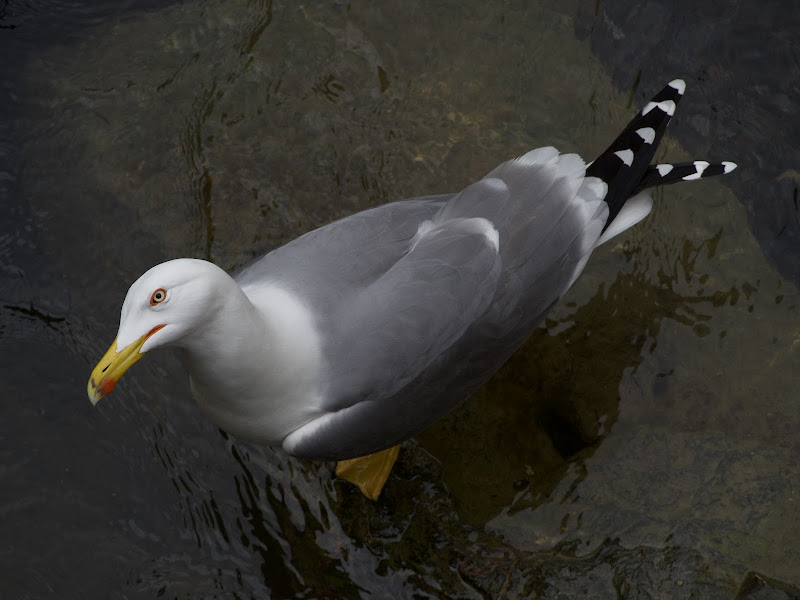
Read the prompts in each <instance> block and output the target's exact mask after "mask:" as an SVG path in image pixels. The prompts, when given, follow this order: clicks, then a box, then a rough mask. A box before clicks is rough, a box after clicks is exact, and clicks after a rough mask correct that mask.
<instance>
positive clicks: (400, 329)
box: [322, 218, 502, 411]
mask: <svg viewBox="0 0 800 600" xmlns="http://www.w3.org/2000/svg"><path fill="white" fill-rule="evenodd" d="M501 270H502V269H501V261H500V256H499V254H498V240H497V232H496V230H495V229H494V228H493V227H492V225H491V223H490V222H489V221H487V220H486V219H481V218H463V219H454V220H451V221H448V222H446V223H443V224H441V225H438V226H434V225H433V224H431V223H430V222H425V223H423V225H422V227H421V229H420V233H419V234H418V236H417V238H415V239H414V240H413V242H412V248H411V250H410V251H409V252H408V253H407V254H406V255H405V256H403V257H402V258H401V259H400V260H399V261H397V263H395V264H394V265H393V266H392V267H391V268H390V269H389V270H388V271H387V272H386V273H385V274H384V275H383V276H381V277H380V278H378V279H377V280H376V281H374V282H373V283H371V284H370V285H368V286H367V287H365V288H364V289H363V290H362V291H361V292H360V293H358V294H357V295H356V296H355V297H354V299H353V301H352V302H351V303H348V304H347V305H346V306H343V307H342V309H341V310H340V312H339V313H338V315H337V319H336V323H335V324H334V325H333V330H332V335H331V338H330V341H329V343H326V346H325V352H326V354H327V356H328V362H329V364H330V371H329V373H328V379H329V385H328V387H327V390H326V393H325V396H326V398H327V400H326V404H325V405H324V406H323V407H322V408H324V409H325V410H328V411H330V410H340V409H342V408H345V407H348V406H352V405H354V404H356V403H358V402H365V401H372V400H379V399H380V398H385V397H389V396H392V395H393V394H395V393H396V392H398V391H400V390H401V389H402V388H403V387H405V386H406V385H407V384H408V383H409V382H410V381H411V380H413V379H414V378H416V377H417V376H418V375H419V374H420V373H421V372H422V371H423V370H425V368H426V367H427V366H428V365H430V364H431V363H432V362H433V361H434V360H435V359H436V358H438V357H439V356H440V355H441V354H442V352H444V351H445V350H446V349H447V348H449V347H450V346H451V345H452V344H453V343H454V342H455V341H456V340H458V339H459V338H460V337H461V336H462V335H463V333H464V332H465V331H466V329H467V328H468V327H470V326H471V325H472V324H473V323H474V322H475V321H476V320H478V319H479V318H480V317H481V316H482V315H483V314H484V313H485V312H486V311H487V309H488V308H489V306H490V304H491V302H492V299H493V297H494V295H495V292H496V287H497V281H498V279H499V277H500V273H501Z"/></svg>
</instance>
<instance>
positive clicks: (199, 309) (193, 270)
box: [87, 258, 235, 404]
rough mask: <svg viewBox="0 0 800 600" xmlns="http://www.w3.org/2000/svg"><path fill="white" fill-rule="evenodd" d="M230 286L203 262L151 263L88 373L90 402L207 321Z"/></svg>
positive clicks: (221, 274)
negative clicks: (140, 362) (144, 358)
mask: <svg viewBox="0 0 800 600" xmlns="http://www.w3.org/2000/svg"><path fill="white" fill-rule="evenodd" d="M231 284H233V285H235V283H234V282H233V280H232V279H231V278H230V276H228V274H227V273H225V271H223V270H222V269H220V268H219V267H217V266H216V265H214V264H212V263H210V262H206V261H204V260H197V259H192V258H179V259H176V260H171V261H168V262H165V263H162V264H160V265H156V266H155V267H153V268H152V269H150V270H149V271H147V272H146V273H145V274H144V275H142V276H141V277H140V278H139V279H137V280H136V281H135V282H134V283H133V285H131V287H130V289H129V290H128V294H127V296H126V297H125V302H124V303H123V305H122V311H121V314H120V321H119V331H118V333H117V339H116V340H114V343H113V344H111V347H110V348H109V349H108V352H106V354H105V356H103V358H102V359H101V360H100V362H99V363H98V364H97V366H96V367H95V369H94V371H92V375H91V377H90V378H89V384H88V386H87V391H88V393H89V399H90V400H91V402H92V404H96V403H97V402H98V401H99V400H100V398H102V397H103V396H106V395H107V394H109V393H111V391H112V390H113V389H114V386H115V385H116V383H117V381H118V380H119V378H120V377H121V376H122V375H123V374H124V373H125V371H127V370H128V369H129V368H130V367H131V366H132V365H133V364H134V363H135V362H136V361H138V360H139V359H140V358H141V357H142V355H143V354H144V353H145V352H147V351H149V350H153V349H154V348H158V347H161V346H167V345H180V344H181V340H183V339H184V338H186V336H187V335H189V334H190V333H193V332H196V331H197V330H198V329H199V328H201V327H202V326H203V325H204V324H206V323H208V322H209V321H210V320H211V319H210V317H211V316H212V315H213V313H214V312H215V311H217V310H218V309H219V308H220V306H221V297H222V295H221V294H220V293H218V292H219V290H220V288H222V289H224V286H226V285H231Z"/></svg>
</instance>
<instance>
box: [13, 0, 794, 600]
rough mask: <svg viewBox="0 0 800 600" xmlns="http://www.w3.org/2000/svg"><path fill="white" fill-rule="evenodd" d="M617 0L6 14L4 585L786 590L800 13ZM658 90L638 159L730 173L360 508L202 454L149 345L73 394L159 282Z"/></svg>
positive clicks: (444, 591) (79, 8)
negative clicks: (755, 586) (657, 107)
mask: <svg viewBox="0 0 800 600" xmlns="http://www.w3.org/2000/svg"><path fill="white" fill-rule="evenodd" d="M624 4H627V5H630V6H628V7H627V9H626V10H622V9H621V8H619V7H618V5H617V4H615V5H614V6H613V7H612V6H609V7H606V6H605V4H604V3H599V4H596V3H583V2H581V3H579V2H567V3H563V2H561V3H550V2H541V3H539V4H537V5H534V6H529V5H526V4H524V3H514V2H508V3H502V4H500V3H498V4H497V5H492V4H487V3H482V4H480V5H479V6H472V7H469V8H467V7H466V6H465V5H464V4H463V3H456V2H452V3H436V4H428V5H425V7H424V8H423V7H414V6H409V5H408V4H407V3H395V2H391V3H382V4H380V5H377V4H376V3H367V2H362V3H359V2H350V3H339V2H334V3H328V2H325V3H322V2H321V3H312V4H303V5H297V4H282V3H277V2H275V3H271V2H263V1H251V2H246V1H244V0H241V1H230V2H195V3H173V4H170V3H166V2H164V3H158V2H154V1H153V2H128V3H114V4H112V3H108V4H101V3H78V2H71V3H61V2H59V3H55V2H53V3H49V4H48V3H14V2H11V3H7V4H5V5H4V4H2V3H0V56H2V60H0V75H2V87H1V88H0V94H1V96H0V100H2V105H3V106H4V110H3V112H2V117H0V207H2V213H0V214H2V219H0V299H1V300H2V302H0V385H2V387H1V388H0V389H2V390H3V393H2V397H3V402H2V407H3V408H2V420H1V421H0V422H2V424H3V426H2V428H1V429H0V436H2V446H0V451H2V463H0V464H2V471H0V473H2V485H0V515H1V517H0V542H2V543H0V582H2V584H1V585H2V589H0V591H2V593H1V594H0V596H2V597H8V598H51V597H52V598H157V597H165V598H228V597H238V598H269V597H272V598H290V597H302V598H317V597H328V598H356V597H395V598H411V597H421V598H427V597H433V598H445V597H447V598H449V597H463V598H482V597H491V598H497V597H507V598H512V597H533V596H534V595H538V596H540V597H545V598H551V597H552V598H555V597H558V596H559V595H562V597H577V596H584V595H585V596H588V597H593V598H605V597H609V598H611V597H613V598H616V597H620V596H621V597H628V598H640V597H641V598H645V597H647V598H649V597H677V598H732V597H733V596H734V595H735V594H736V592H737V589H738V588H739V586H740V584H741V582H742V581H743V580H744V578H745V576H746V574H747V573H748V571H757V572H760V573H762V574H764V575H765V576H768V577H771V578H774V579H775V580H780V581H782V582H783V583H784V584H787V585H794V586H800V567H799V566H798V565H800V541H798V540H800V518H799V517H798V510H797V502H798V496H797V487H798V484H797V482H798V480H800V479H798V476H800V467H798V461H797V457H798V454H799V453H800V434H798V430H799V427H798V426H799V425H800V417H798V411H797V400H796V395H795V393H794V391H795V390H796V389H797V388H798V383H800V382H799V381H798V378H799V377H800V375H799V374H800V369H798V366H799V365H798V356H797V351H796V346H797V345H798V340H800V328H798V325H797V315H796V312H797V302H798V294H797V289H796V287H795V283H794V282H795V281H796V277H795V271H794V270H793V267H792V265H794V264H797V263H795V262H792V260H791V257H792V256H796V254H797V252H798V250H799V249H800V244H797V243H794V242H793V240H794V239H796V238H795V236H796V235H797V234H798V230H799V229H800V228H799V227H798V223H800V221H798V220H797V218H796V216H795V211H796V210H797V209H796V206H795V204H794V202H795V201H794V198H795V197H796V189H797V181H798V176H797V171H796V169H797V149H796V144H794V143H793V140H794V139H796V136H794V137H792V136H791V135H790V132H791V131H795V130H796V128H797V122H798V121H797V119H796V117H794V116H793V115H795V114H796V113H797V100H796V98H798V97H800V96H798V94H797V93H796V92H797V91H798V90H797V89H796V87H797V83H796V82H797V81H798V75H799V74H800V60H798V54H797V45H796V44H795V43H793V42H792V40H796V39H798V38H797V35H796V34H797V33H798V31H797V26H796V24H795V20H796V18H795V16H794V15H795V13H796V11H792V10H791V5H790V4H789V3H783V8H785V9H786V10H784V11H781V10H779V9H780V8H781V5H780V4H779V3H773V4H770V3H762V5H763V10H760V11H758V12H757V13H753V12H752V7H751V6H749V5H742V4H741V3H725V4H724V5H723V4H719V6H717V5H716V4H715V3H712V4H713V7H712V6H711V4H710V5H709V7H707V8H706V9H704V10H699V9H697V10H695V11H694V13H687V12H686V10H690V9H686V10H684V11H683V12H681V11H677V10H676V9H675V8H674V7H675V6H677V5H676V4H669V5H667V4H664V5H660V4H659V3H657V2H649V3H646V4H642V5H640V4H637V3H633V2H627V3H624ZM712 8H713V10H712ZM687 15H688V16H687ZM665 23H666V25H665ZM688 23H690V24H691V25H692V26H691V27H689V26H688V25H687V24H688ZM712 26H713V28H712ZM709 28H712V29H709ZM707 31H713V35H705V34H704V32H707ZM645 32H650V33H653V32H656V33H655V34H653V35H651V36H650V37H648V35H645ZM765 36H768V37H766V38H765ZM764 39H769V40H772V41H771V42H770V43H764ZM659 48H663V49H664V51H663V52H660V51H658V49H659ZM776 57H777V58H776ZM675 76H683V77H684V78H686V80H687V84H688V89H687V94H686V97H685V99H684V100H683V102H682V104H681V106H680V109H679V111H678V115H677V116H676V118H675V120H674V123H673V126H672V128H671V132H672V137H670V138H669V139H668V140H666V141H665V144H664V145H663V150H662V151H661V153H660V154H659V156H658V158H659V159H663V158H666V157H669V158H670V159H673V160H683V159H688V158H703V157H707V158H712V159H730V160H734V161H737V162H739V163H740V170H739V171H737V172H736V173H735V174H734V175H731V176H730V177H728V178H726V179H724V180H722V179H720V180H715V181H709V182H699V183H697V184H695V185H691V186H689V185H686V186H683V187H677V186H676V187H671V188H669V189H665V190H663V191H660V192H658V194H657V197H656V201H657V205H656V208H655V210H654V212H653V214H652V215H651V217H650V218H649V219H648V220H647V221H645V222H644V223H642V224H641V225H640V226H638V227H637V228H635V229H634V230H633V231H631V232H629V233H627V234H625V235H624V236H622V237H621V238H619V239H618V240H615V242H613V243H611V244H609V245H607V246H605V247H602V248H601V249H600V250H599V251H598V252H597V253H596V255H595V256H594V257H593V258H592V260H591V262H590V263H589V266H588V268H587V270H586V271H585V273H584V275H583V276H582V277H581V279H579V281H578V282H577V283H576V285H575V287H574V288H573V289H572V290H571V291H570V293H569V294H568V295H567V297H565V298H564V300H563V301H562V302H561V303H560V304H559V305H558V306H557V307H556V308H555V309H554V311H553V313H552V314H551V315H550V318H549V319H548V320H547V322H546V323H545V324H544V326H543V327H542V328H540V329H539V330H538V331H537V332H536V333H535V334H534V336H533V337H532V339H531V340H530V342H529V343H528V344H527V345H526V346H525V347H524V348H523V349H522V350H521V351H520V352H519V353H518V354H517V355H516V356H515V357H514V358H512V360H511V361H510V362H509V364H508V365H507V366H506V367H505V368H504V369H503V370H501V372H500V373H499V374H498V375H497V376H496V377H495V378H494V379H493V380H492V381H491V382H490V383H489V384H487V386H485V388H484V389H482V390H481V391H480V392H479V393H478V394H477V395H476V397H475V398H473V399H472V400H471V401H470V402H468V403H466V404H465V405H464V406H463V407H462V408H461V409H459V410H458V411H456V412H455V413H454V414H453V415H451V416H450V417H448V418H447V419H445V420H444V421H443V422H441V423H440V424H438V425H436V426H435V427H433V428H432V429H431V430H429V431H427V432H425V433H424V434H422V435H420V436H419V437H418V438H417V439H416V440H414V441H412V442H409V443H408V444H406V446H405V447H404V450H403V451H402V452H401V457H400V461H399V463H398V466H397V468H396V469H395V472H394V473H393V475H392V477H391V478H390V480H389V483H388V486H387V488H386V490H385V493H384V495H383V497H382V498H381V500H380V501H379V502H378V503H375V504H372V503H370V502H368V501H366V500H364V499H363V498H361V497H360V496H359V495H358V494H357V493H356V492H355V491H354V490H352V489H350V488H349V487H347V486H346V485H344V484H342V483H341V482H338V481H335V480H333V478H332V475H331V465H329V464H316V463H308V462H303V461H297V460H294V459H291V458H289V457H287V456H286V455H285V454H283V453H282V452H280V451H278V450H271V449H264V448H258V447H255V446H251V445H247V444H244V443H240V442H238V441H236V440H233V439H230V438H228V437H227V436H225V435H223V434H222V433H221V432H219V431H218V430H217V429H216V428H214V427H213V426H212V425H210V424H209V423H208V422H207V421H205V419H204V418H203V417H202V416H201V415H200V414H199V411H198V410H197V407H196V406H195V404H194V402H193V401H192V399H191V397H190V394H189V391H188V386H187V385H186V376H185V372H184V371H183V369H182V366H181V365H180V363H179V361H178V360H177V357H176V356H174V355H173V354H171V353H170V352H160V353H154V354H153V355H152V356H150V355H148V356H147V357H146V359H145V360H143V361H141V362H140V363H139V365H137V367H136V368H135V369H134V370H132V371H131V372H130V373H129V374H128V375H127V376H126V378H125V379H124V380H123V382H122V383H121V384H120V385H119V386H118V387H117V389H116V391H115V393H114V394H113V395H112V396H111V397H109V398H108V399H106V400H104V401H103V402H102V403H100V405H98V407H97V408H92V407H91V405H90V404H89V402H88V400H87V398H86V395H85V385H86V379H87V377H88V374H89V372H90V370H91V368H92V367H93V366H94V364H95V362H96V361H97V359H98V358H99V357H100V356H101V355H102V354H103V352H104V351H105V350H106V348H107V346H108V344H109V343H110V342H111V341H112V339H113V337H114V334H115V332H116V327H117V322H118V316H119V307H120V304H121V302H122V299H123V298H124V294H125V291H126V290H127V287H128V285H129V284H130V283H131V282H132V281H133V280H134V279H136V278H137V277H138V276H139V275H140V274H141V273H142V272H143V271H144V270H146V269H147V268H149V267H150V266H151V265H152V264H154V263H157V262H160V261H162V260H166V259H168V258H172V257H175V256H196V257H202V258H207V259H210V260H213V261H215V262H217V263H218V264H220V265H221V266H223V267H225V268H235V267H237V266H239V265H241V264H243V263H244V262H246V261H247V260H249V259H250V258H251V257H253V256H256V255H258V254H260V253H262V252H265V251H268V250H270V249H271V248H274V247H276V246H278V245H280V244H282V243H284V242H286V241H288V240H290V239H292V238H294V237H295V236H297V235H299V234H300V233H302V232H304V231H307V230H309V229H311V228H313V227H316V226H319V225H322V224H324V223H326V222H329V221H330V220H332V219H335V218H339V217H341V216H344V215H347V214H350V213H351V212H353V211H356V210H359V209H363V208H366V207H369V206H373V205H376V204H379V203H383V202H387V201H391V200H394V199H399V198H402V197H410V196H415V195H421V194H425V193H435V192H446V191H454V190H457V189H459V188H461V187H463V186H464V185H466V184H467V183H469V182H470V181H473V180H474V179H477V178H479V177H481V176H483V175H484V174H485V173H486V172H487V171H488V170H490V169H491V168H492V167H493V166H494V165H495V164H497V163H498V162H500V161H502V160H505V159H506V158H508V157H511V156H515V155H519V154H521V153H523V152H525V151H526V150H528V149H529V148H532V147H536V146H541V145H547V144H552V145H555V146H556V147H558V148H559V149H561V150H563V151H577V152H579V153H581V154H582V155H584V156H585V157H588V158H591V156H592V155H593V154H594V153H597V152H598V151H600V150H602V149H603V148H604V147H605V144H606V143H607V142H608V140H609V139H611V138H612V137H613V135H614V134H615V133H616V132H617V130H618V129H619V128H621V127H622V126H623V125H624V124H625V123H626V122H627V120H628V119H629V118H630V116H631V115H632V114H633V112H634V111H635V110H636V108H637V106H638V105H639V104H641V103H642V102H643V101H646V99H647V97H648V96H649V95H650V94H652V93H654V92H655V91H657V89H659V88H660V87H661V86H662V85H663V84H664V83H665V82H666V81H668V80H669V79H671V78H673V77H675ZM687 149H688V151H691V153H692V154H691V155H690V154H688V153H687ZM765 224H768V225H769V226H767V225H765ZM776 585H777V584H776Z"/></svg>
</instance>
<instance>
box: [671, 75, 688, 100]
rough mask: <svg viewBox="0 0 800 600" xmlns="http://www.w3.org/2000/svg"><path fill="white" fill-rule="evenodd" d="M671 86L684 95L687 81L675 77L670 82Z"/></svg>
mask: <svg viewBox="0 0 800 600" xmlns="http://www.w3.org/2000/svg"><path fill="white" fill-rule="evenodd" d="M669 87H671V88H672V89H674V90H677V92H678V93H679V94H680V95H681V96H683V92H685V91H686V82H685V81H684V80H683V79H673V80H672V81H670V82H669Z"/></svg>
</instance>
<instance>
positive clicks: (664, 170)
mask: <svg viewBox="0 0 800 600" xmlns="http://www.w3.org/2000/svg"><path fill="white" fill-rule="evenodd" d="M674 168H675V167H673V166H672V165H670V164H663V165H656V170H657V171H658V174H659V175H661V177H666V176H667V175H668V174H669V172H670V171H672V169H674Z"/></svg>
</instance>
